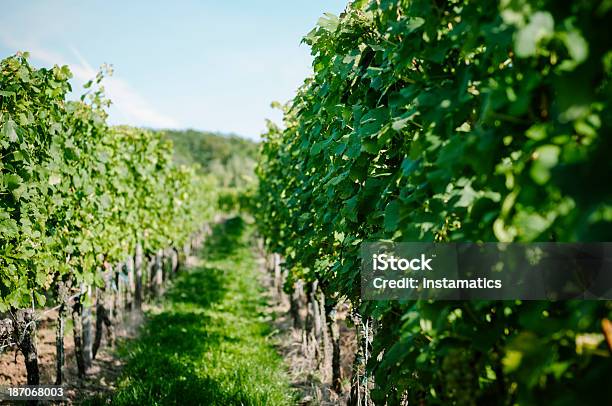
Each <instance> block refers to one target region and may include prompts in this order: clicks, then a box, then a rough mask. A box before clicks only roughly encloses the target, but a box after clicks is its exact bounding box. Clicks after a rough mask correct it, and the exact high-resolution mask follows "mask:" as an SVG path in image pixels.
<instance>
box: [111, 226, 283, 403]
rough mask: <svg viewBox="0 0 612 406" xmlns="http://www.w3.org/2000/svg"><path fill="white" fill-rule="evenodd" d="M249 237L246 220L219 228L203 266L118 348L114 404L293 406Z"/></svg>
mask: <svg viewBox="0 0 612 406" xmlns="http://www.w3.org/2000/svg"><path fill="white" fill-rule="evenodd" d="M249 236H250V228H249V227H248V226H247V225H245V223H244V222H243V221H242V219H241V218H234V219H230V220H228V221H227V222H226V223H225V224H222V225H219V226H217V227H216V228H215V230H214V232H213V235H212V237H211V238H210V239H209V241H208V243H207V244H206V246H205V248H204V250H203V252H202V259H203V265H202V266H199V267H198V268H195V269H192V270H190V271H188V272H184V273H183V274H181V275H180V276H178V277H177V279H176V280H175V283H174V284H173V286H172V288H171V289H170V290H169V291H168V292H167V294H166V296H165V298H166V299H165V301H164V302H163V303H162V304H161V307H160V308H159V309H157V310H154V311H152V312H151V313H150V314H149V315H148V320H147V323H146V325H145V327H144V328H143V331H142V334H141V335H140V337H139V338H138V339H137V340H135V341H132V342H129V343H127V344H125V345H124V347H123V348H121V349H120V353H121V355H122V356H123V357H126V358H127V364H126V366H125V369H124V371H123V375H122V378H121V380H120V383H119V385H118V390H117V392H116V393H115V394H114V397H113V399H112V400H111V403H112V404H117V405H157V404H159V405H166V404H180V405H285V404H292V403H294V398H293V393H292V391H291V389H290V388H289V383H288V378H287V377H286V373H285V371H284V370H283V366H282V362H281V359H280V357H279V356H278V354H277V353H276V352H275V350H274V348H273V347H272V344H271V342H270V340H269V339H268V338H267V335H268V334H269V333H270V331H269V327H268V325H267V323H266V322H265V321H264V319H263V315H262V314H261V313H260V311H259V309H261V307H262V306H263V305H265V303H264V302H263V300H264V299H263V296H262V290H261V287H260V286H259V283H258V280H257V276H256V274H255V272H256V269H257V268H256V266H257V265H256V263H255V259H254V258H253V254H252V252H251V249H250V244H249Z"/></svg>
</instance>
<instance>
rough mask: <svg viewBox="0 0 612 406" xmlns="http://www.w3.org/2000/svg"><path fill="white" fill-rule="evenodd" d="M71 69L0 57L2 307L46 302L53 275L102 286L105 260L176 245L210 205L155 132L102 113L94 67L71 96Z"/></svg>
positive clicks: (204, 185)
mask: <svg viewBox="0 0 612 406" xmlns="http://www.w3.org/2000/svg"><path fill="white" fill-rule="evenodd" d="M70 77H71V73H70V71H69V69H68V67H66V66H64V67H58V66H55V67H53V68H52V69H44V68H43V69H35V68H33V67H32V66H30V64H29V63H28V61H27V59H26V56H24V55H23V54H18V55H16V56H13V57H9V58H6V59H4V60H3V61H1V62H0V157H1V161H0V312H4V311H6V310H7V309H9V308H10V307H13V308H22V307H30V306H32V307H34V306H38V305H40V306H42V305H44V304H45V301H46V297H47V296H52V295H53V288H54V287H55V286H56V283H57V282H59V281H66V282H71V283H72V286H74V287H80V286H81V285H82V284H85V285H88V286H92V285H98V286H102V284H103V280H102V265H103V264H104V262H108V263H116V262H120V261H123V260H125V258H126V257H127V256H128V254H129V253H133V252H134V250H135V245H136V244H137V242H140V243H142V244H143V246H144V249H145V253H153V252H155V251H156V250H158V249H160V248H166V247H169V246H180V245H181V244H183V242H185V241H186V240H187V238H188V237H189V236H190V234H191V233H192V232H193V231H195V230H196V229H198V228H199V227H200V226H201V224H202V222H203V221H204V220H205V219H206V218H208V217H210V216H211V215H212V210H213V209H214V206H215V204H214V202H215V196H214V194H213V193H212V191H211V189H212V188H213V183H212V182H211V181H210V180H207V179H206V178H204V177H199V176H196V175H195V173H194V172H193V170H192V169H190V168H187V167H175V166H173V165H172V162H171V155H172V146H171V144H170V143H169V142H167V141H164V140H163V139H162V136H161V135H160V134H157V133H152V132H149V131H145V130H140V129H135V128H128V127H114V128H113V127H109V126H108V125H107V124H106V113H105V107H106V106H107V105H108V104H109V101H107V100H106V99H104V97H103V94H102V89H101V88H99V84H100V81H101V80H102V77H103V72H101V73H100V74H99V75H98V76H97V77H96V79H95V80H94V81H93V82H90V83H88V85H87V87H89V88H90V89H91V90H89V93H88V95H86V96H84V97H83V99H82V100H81V101H78V102H74V101H67V99H66V94H67V92H68V91H70V83H69V81H68V80H69V79H70ZM94 82H95V83H94Z"/></svg>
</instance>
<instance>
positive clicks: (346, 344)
mask: <svg viewBox="0 0 612 406" xmlns="http://www.w3.org/2000/svg"><path fill="white" fill-rule="evenodd" d="M260 269H261V271H262V273H261V275H262V282H263V284H264V286H266V287H268V291H267V292H266V295H267V297H268V302H269V303H271V304H272V306H270V307H268V308H266V309H265V311H266V312H267V313H268V318H269V319H270V323H271V324H272V326H273V328H274V331H273V337H274V341H275V344H276V347H277V350H278V352H279V353H280V355H281V356H282V358H283V359H284V361H285V365H286V366H287V369H288V373H289V377H290V380H291V384H292V386H293V387H294V388H296V389H297V390H298V392H299V397H300V400H299V404H300V405H303V406H307V405H308V406H310V405H321V406H331V405H342V404H346V401H347V397H348V394H349V392H350V386H351V376H352V367H353V360H354V358H355V355H354V354H355V353H356V350H357V341H356V336H355V329H354V328H351V327H349V326H348V325H347V323H346V317H347V316H348V306H340V309H339V311H338V316H337V317H338V324H339V328H340V364H341V371H342V393H341V394H337V393H336V392H335V391H333V390H332V388H331V376H329V375H330V372H329V371H331V369H330V365H326V366H325V367H324V368H322V367H321V365H319V362H318V361H317V360H316V357H315V356H314V350H313V349H312V348H308V346H307V345H306V346H305V345H304V342H305V340H304V337H303V336H302V334H303V333H302V332H301V331H300V330H299V329H295V328H293V320H292V318H291V316H290V314H289V301H288V300H283V299H282V298H279V297H278V295H277V293H276V291H275V289H274V287H273V282H272V279H273V277H272V276H271V275H270V273H269V272H266V271H265V261H264V260H263V259H261V260H260ZM304 313H305V312H304ZM304 317H305V314H302V319H303V318H304ZM328 351H330V353H331V349H328ZM328 364H329V363H328ZM321 370H324V371H327V373H323V372H321Z"/></svg>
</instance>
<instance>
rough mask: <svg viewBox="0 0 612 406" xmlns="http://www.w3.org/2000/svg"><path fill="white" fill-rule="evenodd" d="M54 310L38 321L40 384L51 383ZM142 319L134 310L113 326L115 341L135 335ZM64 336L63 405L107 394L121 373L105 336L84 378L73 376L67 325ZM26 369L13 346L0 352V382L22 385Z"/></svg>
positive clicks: (73, 362) (73, 360)
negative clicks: (128, 317)
mask: <svg viewBox="0 0 612 406" xmlns="http://www.w3.org/2000/svg"><path fill="white" fill-rule="evenodd" d="M56 319H57V312H49V313H47V314H45V317H44V318H43V319H42V320H41V322H40V323H39V324H38V329H37V334H36V335H37V345H38V363H39V367H40V378H41V379H40V381H41V384H45V385H52V384H54V383H55V363H56V356H55V326H56ZM141 322H142V315H138V314H136V313H134V314H132V315H131V316H130V319H129V320H125V321H124V322H123V323H121V324H120V325H118V326H117V327H116V328H115V334H116V337H117V340H125V339H128V338H131V337H134V336H135V335H136V332H137V329H138V326H139V325H140V324H141ZM67 330H68V331H66V334H65V336H64V347H65V352H66V354H65V365H64V382H65V385H64V388H65V391H66V395H67V397H68V399H69V401H68V402H64V404H73V403H78V402H79V401H80V400H82V399H86V398H88V397H91V396H93V395H97V394H104V393H109V392H112V391H113V390H114V388H115V387H114V384H115V382H116V381H117V377H118V376H119V373H120V372H121V368H122V366H123V363H122V361H121V359H120V358H118V357H117V355H116V354H115V352H114V350H113V349H112V348H110V347H108V345H107V342H106V337H105V336H103V338H102V345H101V347H100V350H99V352H98V355H97V357H96V359H95V360H94V361H93V362H92V366H91V367H90V368H89V369H88V371H87V376H86V378H85V379H84V380H82V381H79V379H78V378H77V366H76V360H75V357H74V341H73V339H72V333H71V330H70V327H69V326H68V328H67ZM26 382H27V380H26V370H25V365H24V362H23V355H22V354H21V352H19V351H16V350H15V349H8V350H7V351H5V352H3V353H2V354H0V385H7V386H10V385H25V384H26Z"/></svg>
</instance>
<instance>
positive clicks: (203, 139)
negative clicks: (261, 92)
mask: <svg viewBox="0 0 612 406" xmlns="http://www.w3.org/2000/svg"><path fill="white" fill-rule="evenodd" d="M164 133H165V135H166V137H168V138H169V139H170V140H172V142H173V144H174V160H175V162H176V163H178V164H186V165H191V164H199V165H200V170H201V171H202V172H203V173H209V174H213V175H214V176H215V177H216V178H217V179H218V180H219V185H220V186H224V187H241V186H245V185H246V184H248V183H250V182H253V181H254V179H255V175H254V169H255V163H256V160H257V148H258V144H257V143H255V142H253V141H251V140H248V139H245V138H242V137H238V136H235V135H224V134H218V133H210V132H204V131H195V130H185V131H170V130H166V131H164Z"/></svg>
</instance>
